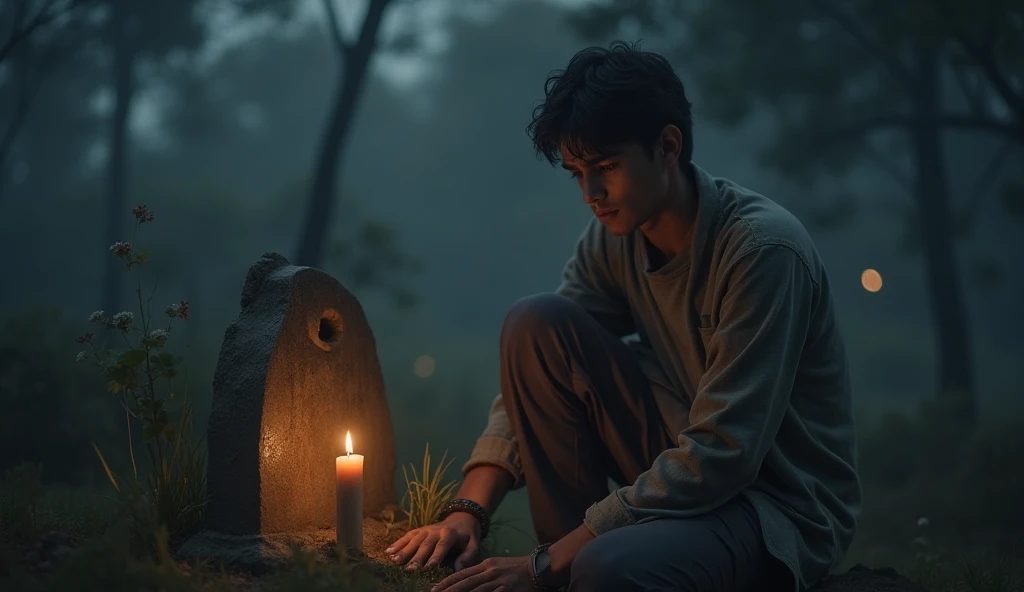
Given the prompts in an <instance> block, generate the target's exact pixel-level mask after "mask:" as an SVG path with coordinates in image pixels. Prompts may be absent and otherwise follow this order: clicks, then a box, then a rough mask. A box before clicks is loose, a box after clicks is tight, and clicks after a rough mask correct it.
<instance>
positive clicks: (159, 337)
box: [149, 329, 167, 346]
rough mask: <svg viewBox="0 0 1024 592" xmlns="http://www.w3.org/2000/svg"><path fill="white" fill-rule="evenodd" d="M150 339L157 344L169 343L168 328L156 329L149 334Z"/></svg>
mask: <svg viewBox="0 0 1024 592" xmlns="http://www.w3.org/2000/svg"><path fill="white" fill-rule="evenodd" d="M149 340H150V341H152V342H153V343H154V344H155V345H158V346H160V345H164V344H165V343H167V330H166V329H154V330H153V331H152V332H151V333H150V334H149Z"/></svg>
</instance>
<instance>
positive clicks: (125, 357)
mask: <svg viewBox="0 0 1024 592" xmlns="http://www.w3.org/2000/svg"><path fill="white" fill-rule="evenodd" d="M145 361H146V350H143V349H130V350H128V351H125V352H122V353H121V355H120V356H118V357H117V364H118V366H122V367H124V368H135V367H136V366H138V365H139V364H141V363H143V362H145Z"/></svg>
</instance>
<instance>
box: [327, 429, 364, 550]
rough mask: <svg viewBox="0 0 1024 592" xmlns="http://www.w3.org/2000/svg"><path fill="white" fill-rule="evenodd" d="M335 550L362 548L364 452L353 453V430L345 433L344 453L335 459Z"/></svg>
mask: <svg viewBox="0 0 1024 592" xmlns="http://www.w3.org/2000/svg"><path fill="white" fill-rule="evenodd" d="M334 468H335V474H336V476H337V499H338V524H337V541H338V549H342V548H345V547H347V548H349V549H357V550H359V551H362V550H363V455H361V454H352V432H346V434H345V454H343V455H342V456H339V457H338V458H336V459H335V463H334Z"/></svg>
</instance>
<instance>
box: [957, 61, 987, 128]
mask: <svg viewBox="0 0 1024 592" xmlns="http://www.w3.org/2000/svg"><path fill="white" fill-rule="evenodd" d="M950 70H951V71H952V72H953V79H954V80H956V85H957V86H958V87H960V94H962V95H963V97H964V99H965V100H966V101H967V106H968V107H970V108H971V113H973V114H974V115H976V116H978V117H984V116H985V114H986V113H988V109H986V108H985V104H984V102H983V100H982V88H981V84H976V85H974V87H973V88H972V85H971V83H970V81H969V80H967V75H966V74H965V73H964V70H963V68H960V67H957V66H956V65H953V66H951V67H950Z"/></svg>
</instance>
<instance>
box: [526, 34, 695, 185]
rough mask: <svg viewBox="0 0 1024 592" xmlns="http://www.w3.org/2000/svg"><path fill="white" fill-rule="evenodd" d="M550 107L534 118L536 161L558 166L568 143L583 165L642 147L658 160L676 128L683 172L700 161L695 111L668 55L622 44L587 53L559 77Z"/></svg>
mask: <svg viewBox="0 0 1024 592" xmlns="http://www.w3.org/2000/svg"><path fill="white" fill-rule="evenodd" d="M544 94H545V98H544V102H543V103H542V104H540V105H538V106H537V107H536V108H535V109H534V111H533V121H531V122H530V125H529V127H528V128H527V133H528V134H529V135H530V138H531V139H532V140H533V145H534V148H535V149H536V151H537V154H538V155H540V154H543V155H544V157H545V158H547V160H548V162H549V163H551V164H552V165H554V164H556V163H558V162H559V161H560V160H561V152H560V148H561V145H562V144H563V143H564V144H565V145H566V149H567V150H568V152H569V153H570V154H572V155H573V156H574V157H576V158H583V157H592V156H598V155H602V154H606V153H608V152H609V151H610V150H611V147H612V146H615V145H622V144H627V143H633V142H635V143H637V144H639V145H640V146H642V147H643V148H644V149H645V150H646V151H647V153H648V155H651V156H653V146H654V142H655V140H657V138H658V135H659V134H660V133H661V130H662V129H664V127H665V126H666V125H669V124H672V125H675V126H676V127H678V128H679V130H680V131H681V132H682V136H683V146H682V154H680V157H679V164H680V167H686V166H688V165H689V162H690V159H691V158H692V156H693V121H692V119H691V115H690V107H691V104H690V102H689V101H688V100H687V98H686V91H685V89H684V88H683V83H682V81H681V80H680V79H679V77H678V76H676V74H675V72H674V71H673V70H672V66H671V65H670V64H669V63H668V60H666V59H665V58H664V57H663V56H661V55H659V54H657V53H653V52H649V51H641V50H640V49H639V46H638V44H629V43H626V42H623V41H616V42H614V43H612V44H611V45H610V46H609V47H608V48H607V49H605V48H602V47H588V48H586V49H584V50H581V51H579V52H578V53H576V55H574V56H573V57H572V59H571V60H569V65H568V66H567V67H566V68H565V70H558V71H555V72H552V74H551V75H550V76H549V77H548V79H547V81H546V82H545V83H544Z"/></svg>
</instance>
